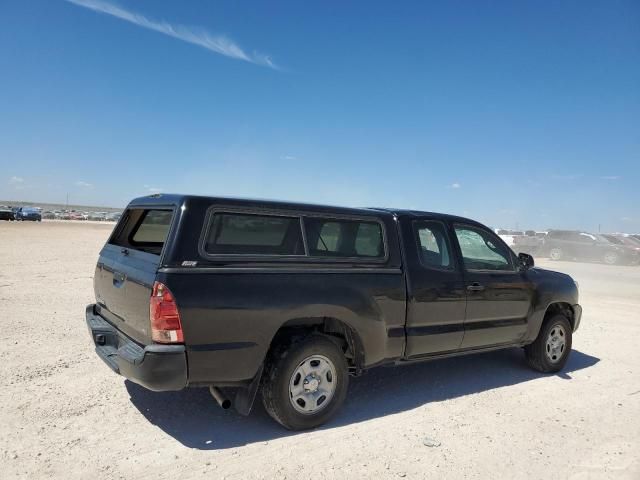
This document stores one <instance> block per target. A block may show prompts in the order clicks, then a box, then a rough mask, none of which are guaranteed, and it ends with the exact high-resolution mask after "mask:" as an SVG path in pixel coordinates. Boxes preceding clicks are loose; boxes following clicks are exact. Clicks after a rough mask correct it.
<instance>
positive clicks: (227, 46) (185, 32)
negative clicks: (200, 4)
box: [66, 0, 278, 70]
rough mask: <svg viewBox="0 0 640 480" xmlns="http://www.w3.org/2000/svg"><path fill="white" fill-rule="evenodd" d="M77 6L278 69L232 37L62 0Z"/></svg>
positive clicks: (99, 4) (95, 0)
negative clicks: (242, 46) (243, 47)
mask: <svg viewBox="0 0 640 480" xmlns="http://www.w3.org/2000/svg"><path fill="white" fill-rule="evenodd" d="M66 1H67V2H69V3H73V4H74V5H78V6H79V7H84V8H88V9H90V10H93V11H95V12H99V13H104V14H106V15H111V16H112V17H116V18H119V19H120V20H124V21H125V22H129V23H133V24H134V25H138V26H139V27H142V28H146V29H148V30H153V31H155V32H159V33H163V34H165V35H168V36H170V37H173V38H177V39H178V40H182V41H183V42H187V43H192V44H194V45H198V46H200V47H202V48H206V49H207V50H210V51H212V52H215V53H218V54H220V55H224V56H225V57H230V58H234V59H236V60H243V61H245V62H249V63H254V64H256V65H261V66H263V67H269V68H273V69H276V70H277V69H278V67H277V66H276V65H275V64H274V63H273V61H272V60H271V57H269V56H268V55H262V54H259V53H256V52H253V53H247V52H245V51H244V50H243V49H242V48H241V47H240V46H239V45H237V44H236V43H235V42H234V41H233V40H230V39H229V38H227V37H225V36H223V35H213V34H211V33H209V32H207V31H206V30H205V29H203V28H199V27H187V26H184V25H172V24H170V23H168V22H165V21H158V20H152V19H150V18H148V17H145V16H144V15H141V14H139V13H135V12H132V11H130V10H126V9H124V8H122V7H120V6H118V5H116V4H113V3H110V2H105V1H103V0H66Z"/></svg>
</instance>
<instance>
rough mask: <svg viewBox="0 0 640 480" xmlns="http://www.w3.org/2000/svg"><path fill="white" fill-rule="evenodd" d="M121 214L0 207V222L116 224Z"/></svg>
mask: <svg viewBox="0 0 640 480" xmlns="http://www.w3.org/2000/svg"><path fill="white" fill-rule="evenodd" d="M121 215H122V213H121V212H78V211H76V210H45V211H42V208H40V207H28V206H25V207H10V206H8V205H2V206H0V220H9V221H13V220H18V221H21V220H24V221H36V222H40V221H42V219H43V218H44V219H46V220H94V221H104V222H117V221H118V220H120V216H121Z"/></svg>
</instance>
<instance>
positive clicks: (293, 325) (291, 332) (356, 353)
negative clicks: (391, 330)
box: [267, 317, 365, 375]
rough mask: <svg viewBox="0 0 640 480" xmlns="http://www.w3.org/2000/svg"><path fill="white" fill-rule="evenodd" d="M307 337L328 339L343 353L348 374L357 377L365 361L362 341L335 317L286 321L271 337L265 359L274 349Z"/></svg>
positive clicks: (344, 323) (354, 331) (345, 323)
mask: <svg viewBox="0 0 640 480" xmlns="http://www.w3.org/2000/svg"><path fill="white" fill-rule="evenodd" d="M308 335H323V336H326V337H328V338H329V339H330V340H332V341H333V342H334V343H336V345H337V346H338V347H339V348H340V349H341V350H342V351H343V353H344V355H345V358H346V360H347V364H348V365H349V371H350V373H351V374H354V375H358V374H360V373H361V372H362V370H363V367H364V361H365V354H364V345H363V342H362V339H361V338H360V335H359V334H358V332H357V331H356V330H355V329H354V328H353V327H352V326H351V325H349V324H348V323H347V322H344V321H342V320H340V319H338V318H335V317H301V318H293V319H289V320H287V321H286V322H284V323H283V324H282V325H281V326H280V328H278V330H277V331H276V332H275V334H274V335H273V338H272V339H271V342H270V345H269V348H268V350H267V357H268V356H269V354H270V353H271V352H273V351H274V349H275V348H276V347H278V346H281V345H286V344H290V343H293V342H295V341H296V340H299V339H301V338H304V337H307V336H308Z"/></svg>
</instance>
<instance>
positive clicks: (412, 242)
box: [401, 218, 466, 357]
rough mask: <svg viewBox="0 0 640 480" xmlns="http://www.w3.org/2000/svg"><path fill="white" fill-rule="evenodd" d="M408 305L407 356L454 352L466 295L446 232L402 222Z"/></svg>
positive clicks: (436, 225)
mask: <svg viewBox="0 0 640 480" xmlns="http://www.w3.org/2000/svg"><path fill="white" fill-rule="evenodd" d="M401 232H402V236H403V238H404V239H405V240H404V243H405V245H406V252H405V253H406V257H407V262H406V265H407V274H408V279H409V280H408V303H407V326H406V333H407V347H406V356H407V357H416V356H421V355H428V354H432V353H438V352H446V351H451V350H456V349H458V348H459V347H460V343H461V342H462V338H463V336H464V319H465V304H466V291H465V286H464V281H463V277H462V273H461V271H460V268H459V265H458V264H457V262H456V259H455V254H454V253H453V250H452V244H451V239H450V238H449V232H448V228H447V226H446V225H445V224H444V223H442V222H438V221H432V220H429V219H428V218H424V219H420V220H415V219H407V218H405V219H402V220H401Z"/></svg>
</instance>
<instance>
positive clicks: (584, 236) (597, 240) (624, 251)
mask: <svg viewBox="0 0 640 480" xmlns="http://www.w3.org/2000/svg"><path fill="white" fill-rule="evenodd" d="M541 253H542V254H543V255H548V256H549V258H551V260H591V261H600V262H604V263H606V264H608V265H615V264H634V263H638V261H640V253H639V252H638V251H636V250H633V249H630V248H626V247H625V246H623V245H616V244H614V243H611V242H610V241H609V240H607V239H606V238H605V237H603V236H601V235H595V234H593V233H587V232H580V231H573V230H550V231H549V233H548V234H547V236H546V237H545V239H544V243H543V245H542V250H541Z"/></svg>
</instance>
